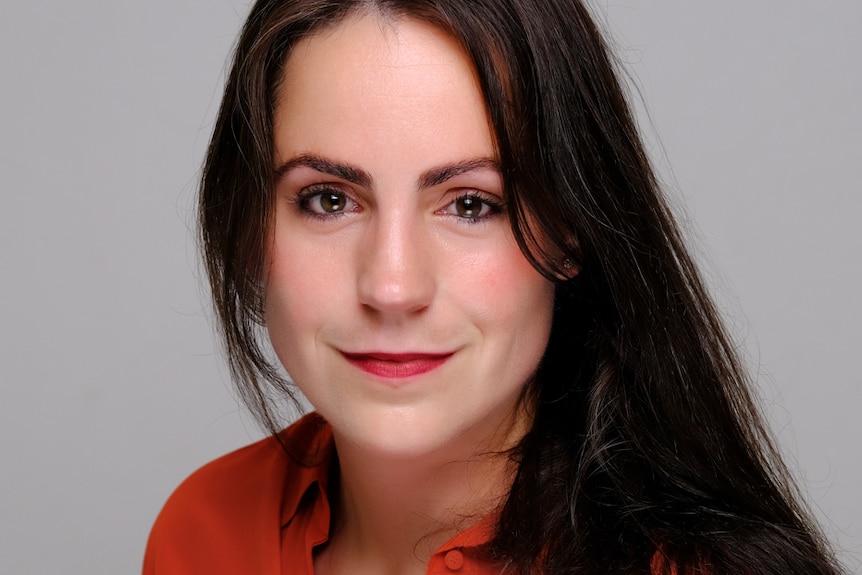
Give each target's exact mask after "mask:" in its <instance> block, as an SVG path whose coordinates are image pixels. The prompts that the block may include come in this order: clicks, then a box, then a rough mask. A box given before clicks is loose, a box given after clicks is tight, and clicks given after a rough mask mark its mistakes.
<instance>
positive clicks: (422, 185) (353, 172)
mask: <svg viewBox="0 0 862 575" xmlns="http://www.w3.org/2000/svg"><path fill="white" fill-rule="evenodd" d="M299 166H306V167H308V168H311V169H313V170H315V171H317V172H320V173H322V174H329V175H330V176H334V177H336V178H339V179H342V180H345V181H347V182H350V183H352V184H356V185H357V186H362V187H364V188H370V187H371V185H372V183H373V182H374V179H373V178H372V177H371V174H369V173H368V172H366V171H365V170H363V169H361V168H357V167H356V166H351V165H350V164H346V163H343V162H336V161H333V160H329V159H327V158H324V157H323V156H319V155H317V154H301V155H299V156H296V157H294V158H291V159H290V160H288V161H286V162H284V163H283V164H281V165H280V166H278V168H277V169H276V171H275V177H276V180H279V179H281V178H282V177H283V176H284V175H285V174H286V173H287V172H289V171H290V170H292V169H294V168H296V167H299ZM475 170H492V171H494V172H497V173H498V174H499V173H501V170H500V162H498V161H497V160H495V159H493V158H472V159H468V160H463V161H460V162H455V163H453V164H446V165H444V166H439V167H436V168H431V169H430V170H426V171H425V172H423V173H422V174H421V175H420V176H419V180H418V187H419V189H420V190H423V189H426V188H430V187H433V186H439V185H440V184H443V183H445V182H446V181H448V180H451V179H452V178H454V177H456V176H459V175H461V174H466V173H468V172H472V171H475Z"/></svg>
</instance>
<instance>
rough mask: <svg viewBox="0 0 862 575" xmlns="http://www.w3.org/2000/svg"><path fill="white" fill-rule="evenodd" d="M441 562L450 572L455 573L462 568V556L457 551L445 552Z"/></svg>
mask: <svg viewBox="0 0 862 575" xmlns="http://www.w3.org/2000/svg"><path fill="white" fill-rule="evenodd" d="M443 562H444V563H445V564H446V567H448V568H449V569H451V570H452V571H457V570H458V569H460V568H461V567H463V566H464V554H463V553H461V551H460V550H458V549H451V550H449V551H447V552H446V557H444V558H443Z"/></svg>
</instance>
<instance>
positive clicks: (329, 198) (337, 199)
mask: <svg viewBox="0 0 862 575" xmlns="http://www.w3.org/2000/svg"><path fill="white" fill-rule="evenodd" d="M346 205H347V198H346V197H345V196H344V194H335V193H330V192H327V193H323V194H320V209H321V210H322V211H324V212H326V213H327V214H335V213H338V212H343V211H344V207H345V206H346Z"/></svg>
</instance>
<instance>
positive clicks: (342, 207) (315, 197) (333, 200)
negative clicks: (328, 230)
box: [298, 188, 357, 217]
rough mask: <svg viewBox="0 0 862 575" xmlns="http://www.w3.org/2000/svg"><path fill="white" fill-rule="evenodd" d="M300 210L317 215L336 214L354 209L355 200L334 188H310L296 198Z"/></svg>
mask: <svg viewBox="0 0 862 575" xmlns="http://www.w3.org/2000/svg"><path fill="white" fill-rule="evenodd" d="M298 200H299V201H298V204H299V207H300V208H301V209H302V211H304V212H306V213H308V214H310V215H314V216H318V217H326V216H337V215H339V214H343V213H345V212H351V211H353V210H355V209H356V207H357V206H356V202H354V201H353V200H352V199H350V196H348V195H347V194H345V193H344V192H342V191H339V190H336V189H334V188H323V189H311V190H308V191H306V192H304V193H302V194H301V195H300V197H299V198H298Z"/></svg>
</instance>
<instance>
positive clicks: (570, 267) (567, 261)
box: [560, 257, 581, 280]
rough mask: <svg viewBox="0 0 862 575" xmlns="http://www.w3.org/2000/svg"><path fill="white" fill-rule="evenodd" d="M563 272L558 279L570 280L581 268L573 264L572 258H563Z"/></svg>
mask: <svg viewBox="0 0 862 575" xmlns="http://www.w3.org/2000/svg"><path fill="white" fill-rule="evenodd" d="M562 267H563V272H562V274H561V277H560V279H563V280H570V279H572V278H574V277H575V276H576V275H578V274H579V273H580V271H581V267H580V266H579V265H578V264H576V263H575V260H573V259H572V258H568V257H567V258H563V264H562Z"/></svg>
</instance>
